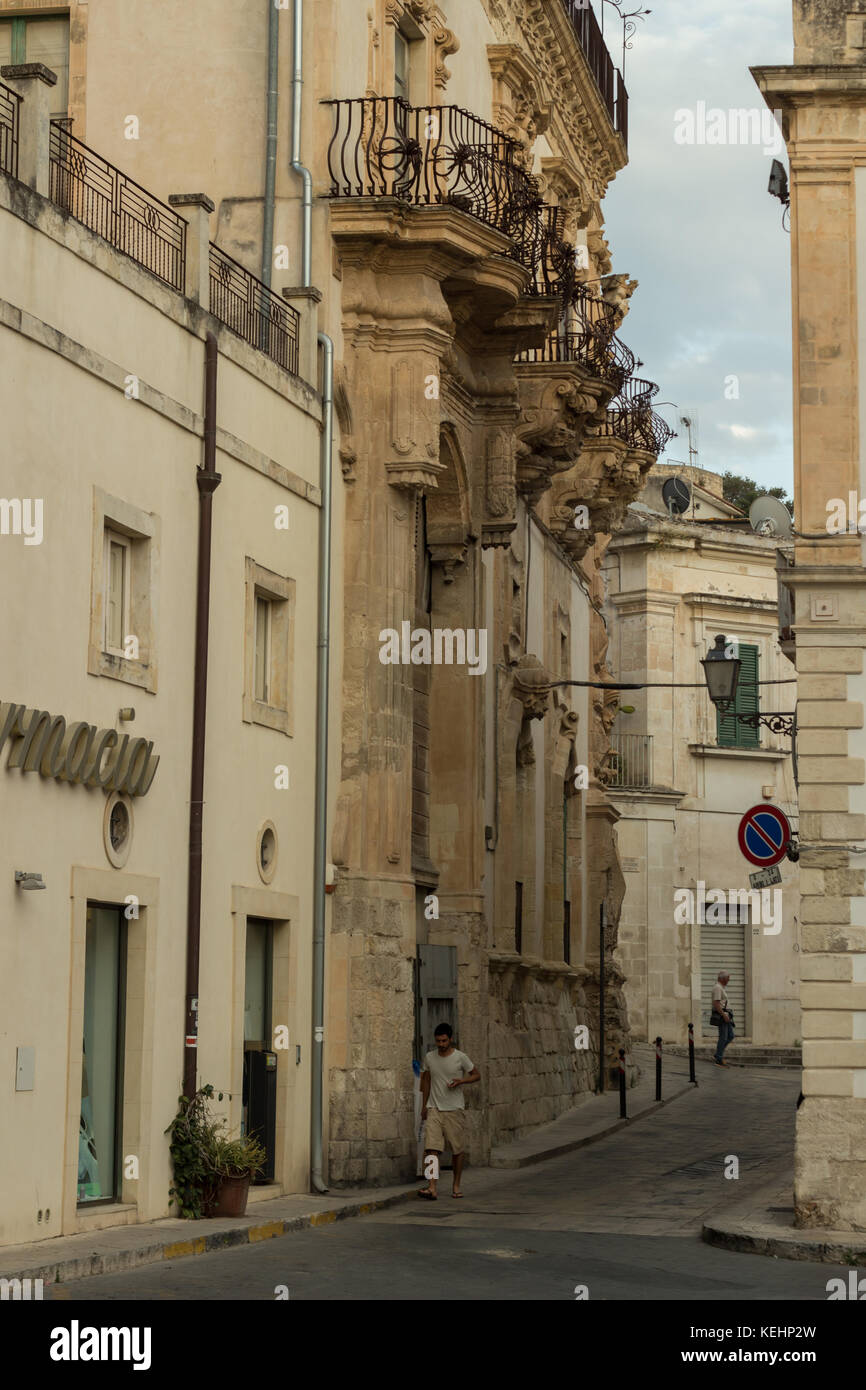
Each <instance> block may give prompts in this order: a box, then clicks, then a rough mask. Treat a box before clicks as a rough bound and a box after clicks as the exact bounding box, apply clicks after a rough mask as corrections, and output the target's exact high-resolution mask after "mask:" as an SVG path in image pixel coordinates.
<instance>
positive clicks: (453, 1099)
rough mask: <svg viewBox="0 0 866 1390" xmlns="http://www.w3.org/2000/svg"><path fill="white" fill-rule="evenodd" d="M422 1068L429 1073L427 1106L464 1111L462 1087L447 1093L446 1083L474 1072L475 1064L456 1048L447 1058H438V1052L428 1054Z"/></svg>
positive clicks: (435, 1108)
mask: <svg viewBox="0 0 866 1390" xmlns="http://www.w3.org/2000/svg"><path fill="white" fill-rule="evenodd" d="M424 1066H425V1068H426V1070H427V1071H429V1073H430V1099H429V1104H430V1105H432V1107H433V1109H434V1110H465V1109H466V1101H465V1099H464V1096H463V1087H462V1086H455V1087H454V1090H453V1091H449V1089H448V1082H449V1081H454V1080H455V1079H456V1078H459V1077H461V1076H465V1075H466V1073H467V1072H470V1071H474V1070H475V1063H474V1062H471V1061H470V1060H469V1058H468V1057H467V1056H466V1053H465V1052H458V1050H457V1048H456V1047H455V1048H454V1050H453V1051H452V1052H449V1053H448V1056H447V1057H440V1056H439V1053H438V1052H428V1053H427V1056H426V1057H425V1058H424Z"/></svg>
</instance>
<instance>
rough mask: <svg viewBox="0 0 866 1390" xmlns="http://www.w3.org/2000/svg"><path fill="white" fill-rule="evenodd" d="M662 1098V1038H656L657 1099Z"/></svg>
mask: <svg viewBox="0 0 866 1390" xmlns="http://www.w3.org/2000/svg"><path fill="white" fill-rule="evenodd" d="M661 1098H662V1040H661V1038H656V1100H661Z"/></svg>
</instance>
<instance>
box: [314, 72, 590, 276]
mask: <svg viewBox="0 0 866 1390" xmlns="http://www.w3.org/2000/svg"><path fill="white" fill-rule="evenodd" d="M324 105H326V106H331V107H333V108H334V129H333V135H332V137H331V141H330V144H329V146H328V173H329V176H330V180H331V185H330V189H329V194H328V196H329V197H330V198H332V199H347V198H352V199H356V198H360V199H366V198H376V199H396V200H397V201H398V202H400V203H405V204H407V205H409V206H411V207H417V208H445V207H448V208H454V209H456V210H457V211H458V212H464V213H467V214H468V215H469V216H470V217H473V218H476V219H477V220H478V221H479V222H482V223H484V225H485V226H487V227H490V228H492V229H494V230H495V231H497V232H500V233H502V234H503V235H504V236H505V237H507V238H508V240H509V241H510V243H511V246H510V249H509V251H508V252H507V254H508V255H509V256H510V257H511V259H512V260H514V261H516V262H517V263H518V265H520V266H522V267H523V268H524V269H525V270H528V271H529V272H530V279H529V281H528V283H527V284H526V285H525V287H524V288H523V291H522V293H523V294H525V295H529V296H532V297H536V298H540V297H559V298H560V299H563V298H564V297H565V296H567V295H568V294H570V293H571V290H572V287H573V284H574V251H573V248H570V247H569V246H568V244H567V243H566V242H565V241H564V239H563V237H562V227H561V221H562V213H561V212H560V209H559V208H556V207H551V206H550V205H548V204H545V203H544V201H543V199H542V197H541V193H540V189H539V185H538V181H537V180H536V179H535V178H534V177H533V176H532V175H531V174H530V173H528V172H527V171H526V170H525V169H524V168H523V167H522V165H521V163H520V161H521V159H522V157H523V151H522V147H521V145H520V144H519V142H518V141H517V140H516V139H513V138H512V137H511V136H509V135H506V134H505V132H504V131H502V130H499V129H498V128H497V127H496V126H494V125H491V124H490V123H489V122H488V121H484V120H482V119H481V118H480V117H479V116H475V115H473V113H472V112H470V111H465V110H464V109H463V108H462V107H459V106H411V105H410V104H409V103H408V102H407V101H405V100H404V99H403V98H402V97H378V96H374V97H351V98H341V99H338V100H331V101H326V102H325V103H324Z"/></svg>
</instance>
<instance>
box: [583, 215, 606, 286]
mask: <svg viewBox="0 0 866 1390" xmlns="http://www.w3.org/2000/svg"><path fill="white" fill-rule="evenodd" d="M586 244H587V246H588V247H589V254H590V255H591V256H592V258H593V260H594V261H595V264H596V266H597V267H598V273H599V275H607V274H608V272H609V271H610V267H611V259H610V247H609V246H608V244H607V242H606V240H605V237H604V233H603V232H600V231H599V230H598V228H597V227H593V228H592V229H591V230H590V231H589V232H587V236H586Z"/></svg>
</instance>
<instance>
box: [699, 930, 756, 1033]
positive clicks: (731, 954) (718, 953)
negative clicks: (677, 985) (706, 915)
mask: <svg viewBox="0 0 866 1390" xmlns="http://www.w3.org/2000/svg"><path fill="white" fill-rule="evenodd" d="M720 970H727V971H729V972H730V976H731V978H730V979H729V980H728V983H727V987H726V990H725V993H726V994H727V996H728V1003H729V1004H730V1006H731V1008H732V1009H733V1011H734V1027H735V1029H736V1035H737V1037H742V1036H743V1034H744V1033H745V1031H746V927H745V925H744V924H743V923H742V922H730V923H728V925H727V926H721V927H711V926H709V925H707V924H706V923H705V924H704V925H703V926H702V927H701V1021H702V1032H703V1033H705V1034H707V1035H712V1036H713V1037H716V1036H717V1033H716V1029H715V1028H714V1027H713V1026H712V1024H710V1023H708V1022H707V1019H708V1017H709V1014H710V1010H711V1009H712V999H713V985H714V984H715V983H716V976H717V975H718V973H719V971H720Z"/></svg>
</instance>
